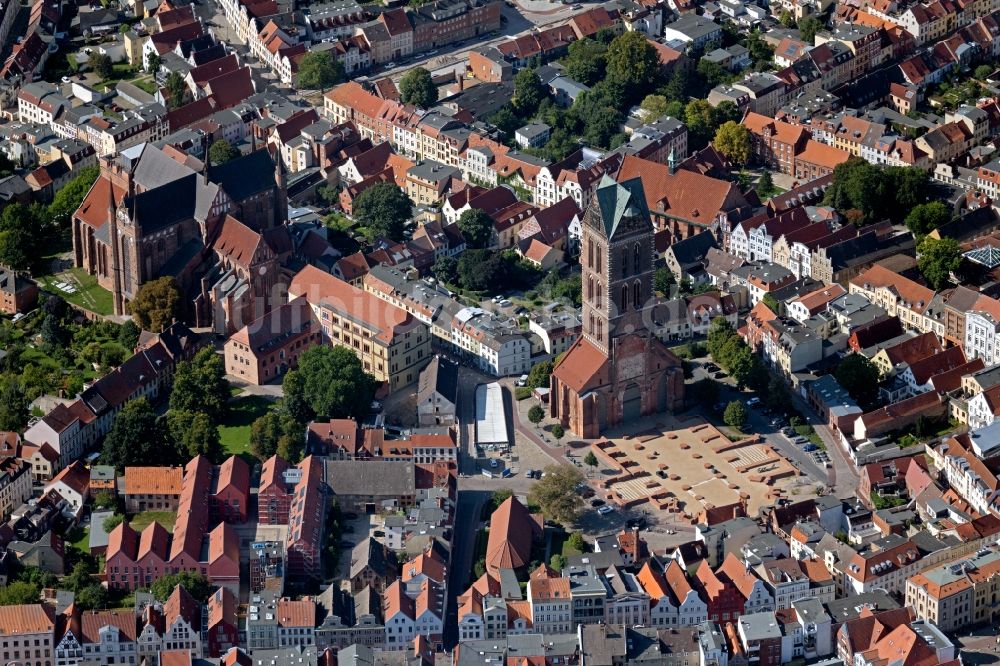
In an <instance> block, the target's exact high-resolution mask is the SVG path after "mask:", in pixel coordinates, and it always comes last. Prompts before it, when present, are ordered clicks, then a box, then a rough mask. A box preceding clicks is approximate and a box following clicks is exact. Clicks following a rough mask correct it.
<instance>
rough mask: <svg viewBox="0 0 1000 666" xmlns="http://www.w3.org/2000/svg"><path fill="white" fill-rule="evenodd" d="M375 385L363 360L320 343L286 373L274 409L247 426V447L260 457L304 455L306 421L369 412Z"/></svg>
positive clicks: (290, 458) (297, 457)
mask: <svg viewBox="0 0 1000 666" xmlns="http://www.w3.org/2000/svg"><path fill="white" fill-rule="evenodd" d="M376 387H377V383H376V380H375V378H374V377H373V376H372V375H370V374H369V373H367V372H365V370H364V367H363V366H362V364H361V360H360V359H359V358H358V357H357V356H355V355H354V353H353V352H352V351H351V350H350V349H348V348H347V347H344V346H340V345H338V346H336V347H331V346H328V345H319V346H316V347H312V348H311V349H308V350H306V351H305V352H303V353H302V355H301V356H299V361H298V367H297V368H296V369H294V370H290V371H288V372H287V373H286V374H285V378H284V380H282V389H283V393H284V397H282V398H281V399H280V400H279V401H278V402H277V404H276V405H275V407H274V409H272V410H271V411H269V412H268V413H267V414H265V415H263V416H261V417H259V418H258V419H257V420H256V421H254V422H253V424H252V425H251V427H250V450H251V452H252V453H253V454H254V456H256V457H257V458H259V459H260V460H267V459H268V458H270V457H271V456H273V455H275V454H278V455H280V456H281V457H282V458H284V459H285V460H288V461H289V462H291V463H297V462H299V460H301V459H302V456H303V455H304V453H305V452H304V441H305V430H306V424H307V423H309V422H310V421H312V420H315V419H318V420H322V421H328V420H330V419H341V418H353V419H355V420H357V421H361V420H362V419H363V418H364V417H365V416H367V414H368V410H369V408H370V406H371V402H372V398H374V396H375V389H376Z"/></svg>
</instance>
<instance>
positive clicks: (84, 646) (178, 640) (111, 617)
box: [0, 586, 236, 666]
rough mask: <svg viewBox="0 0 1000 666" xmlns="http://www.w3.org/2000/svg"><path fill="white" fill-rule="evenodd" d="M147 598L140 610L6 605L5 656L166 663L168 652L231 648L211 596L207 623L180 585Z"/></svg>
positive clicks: (38, 662)
mask: <svg viewBox="0 0 1000 666" xmlns="http://www.w3.org/2000/svg"><path fill="white" fill-rule="evenodd" d="M220 592H221V591H220ZM217 594H218V593H217ZM213 596H215V595H213ZM147 597H148V598H147V599H145V600H141V601H140V603H138V604H137V605H136V609H135V610H133V609H127V610H86V611H83V610H80V609H79V607H78V606H75V605H73V604H70V605H69V607H68V608H65V609H61V610H57V609H56V608H54V607H52V606H49V605H45V604H27V605H15V606H5V607H4V608H3V610H2V612H0V619H2V622H0V636H2V638H3V641H2V647H0V659H2V660H3V661H4V662H5V663H18V664H24V666H49V665H50V664H60V666H85V665H86V664H138V663H162V661H161V660H163V659H166V657H165V656H164V655H165V654H166V653H168V652H169V653H174V654H176V655H177V656H181V655H183V656H184V657H186V658H187V659H188V660H191V659H201V658H202V657H219V656H221V655H222V653H223V652H224V651H225V649H228V647H231V646H230V645H226V644H220V643H219V642H218V641H217V640H216V637H217V636H221V635H223V634H222V632H220V631H219V630H220V628H224V627H223V621H222V619H221V618H220V619H218V620H216V619H215V617H214V615H215V614H213V613H211V606H212V601H211V600H210V601H209V609H210V612H209V615H208V616H207V619H208V622H204V623H203V622H202V617H203V616H202V607H201V604H199V603H197V602H196V601H195V600H194V599H193V598H192V597H191V595H190V594H189V593H188V592H187V590H185V589H184V588H183V587H181V586H178V587H176V588H174V590H173V592H172V593H171V594H170V596H169V597H168V598H167V600H166V601H165V602H164V603H162V604H161V603H158V602H155V601H153V600H152V597H151V596H150V595H147ZM230 599H231V600H232V603H231V604H230V609H231V611H232V612H231V616H230V617H229V618H228V619H229V620H231V621H232V622H235V619H236V618H235V615H236V604H235V601H234V599H235V598H234V597H232V596H231V595H230ZM203 632H204V634H203ZM203 636H204V637H205V638H204V639H203Z"/></svg>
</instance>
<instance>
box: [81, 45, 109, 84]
mask: <svg viewBox="0 0 1000 666" xmlns="http://www.w3.org/2000/svg"><path fill="white" fill-rule="evenodd" d="M87 64H88V65H90V68H91V69H92V70H94V73H95V74H97V75H98V76H99V77H101V78H102V79H105V80H106V79H110V78H111V77H112V76H113V75H114V73H115V66H114V63H113V62H111V56H109V55H108V54H107V53H101V52H100V51H98V50H97V49H94V50H93V51H91V52H90V57H89V58H88V59H87Z"/></svg>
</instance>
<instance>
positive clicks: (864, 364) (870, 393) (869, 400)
mask: <svg viewBox="0 0 1000 666" xmlns="http://www.w3.org/2000/svg"><path fill="white" fill-rule="evenodd" d="M833 376H834V378H835V379H836V380H837V383H838V384H840V385H841V386H842V387H843V388H844V390H845V391H847V392H848V393H849V394H850V396H851V397H852V398H854V399H855V400H856V401H857V402H858V403H859V404H861V405H862V406H870V405H872V404H873V403H874V402H875V398H876V397H877V396H878V383H879V380H880V379H881V373H880V372H879V369H878V367H876V365H875V364H874V363H872V362H871V361H869V360H868V359H867V358H865V357H864V356H862V355H861V354H850V355H849V356H848V357H847V358H845V359H844V360H843V361H841V362H840V363H839V364H838V365H837V369H836V371H835V372H834V373H833Z"/></svg>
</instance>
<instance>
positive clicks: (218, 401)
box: [170, 347, 229, 422]
mask: <svg viewBox="0 0 1000 666" xmlns="http://www.w3.org/2000/svg"><path fill="white" fill-rule="evenodd" d="M228 402H229V383H228V382H227V381H226V365H225V362H224V361H223V359H222V355H221V354H219V353H217V352H216V351H215V349H214V348H212V347H204V348H202V349H200V350H199V351H198V353H197V354H195V355H194V358H192V359H191V360H190V361H182V362H180V363H178V364H177V369H176V371H174V382H173V388H172V389H171V391H170V409H171V411H178V412H191V413H192V414H194V413H198V412H203V413H205V414H207V415H208V416H209V417H210V419H211V421H213V422H215V421H217V420H218V419H219V418H220V417H221V416H222V414H223V413H224V412H225V410H226V403H228Z"/></svg>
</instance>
